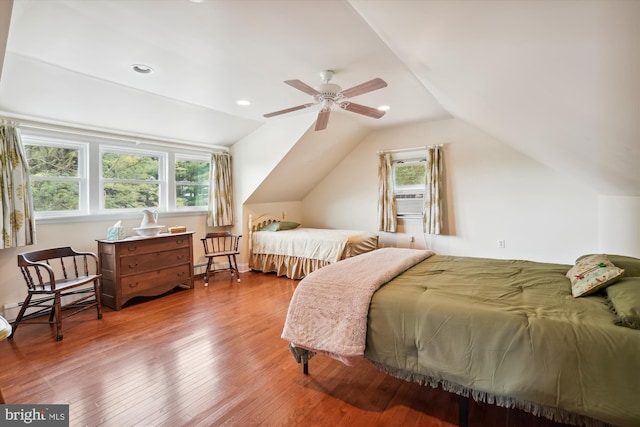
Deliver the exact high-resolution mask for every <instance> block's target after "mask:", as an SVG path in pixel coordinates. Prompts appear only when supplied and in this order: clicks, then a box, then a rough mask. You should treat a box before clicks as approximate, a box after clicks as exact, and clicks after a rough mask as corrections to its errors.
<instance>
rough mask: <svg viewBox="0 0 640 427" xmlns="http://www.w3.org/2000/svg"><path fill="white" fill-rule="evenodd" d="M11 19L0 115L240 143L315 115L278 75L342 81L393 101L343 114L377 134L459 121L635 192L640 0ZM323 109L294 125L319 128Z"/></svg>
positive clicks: (16, 8)
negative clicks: (372, 86) (329, 73)
mask: <svg viewBox="0 0 640 427" xmlns="http://www.w3.org/2000/svg"><path fill="white" fill-rule="evenodd" d="M0 8H1V10H0V12H2V16H3V18H4V17H6V16H8V13H9V11H10V17H11V18H10V22H7V19H0V25H2V27H1V29H0V49H2V41H3V38H6V49H5V50H4V52H3V55H0V57H1V58H2V62H0V66H2V68H1V73H2V74H0V113H2V114H3V115H5V116H13V117H17V118H20V117H23V118H34V119H41V120H43V121H49V122H53V123H55V122H58V123H64V124H71V125H78V126H86V127H92V128H99V129H104V130H112V131H118V132H126V133H129V134H134V135H140V136H141V137H158V138H164V139H177V140H182V141H191V142H194V143H199V144H205V145H216V146H228V145H232V144H233V143H235V142H236V141H238V140H240V139H242V138H243V137H245V136H246V135H248V134H250V133H251V132H253V131H254V130H256V129H257V128H258V127H260V126H261V125H263V124H265V123H267V122H277V121H278V120H282V119H283V117H284V116H279V117H274V118H269V119H266V118H264V117H263V114H265V113H268V112H271V111H276V110H281V109H284V108H288V107H292V106H296V105H301V104H305V103H308V102H311V97H310V96H309V95H307V94H305V93H303V92H301V91H299V90H296V89H295V88H292V87H291V86H288V85H286V84H284V83H283V82H284V80H290V79H299V80H302V81H303V82H305V83H307V84H308V85H310V86H316V85H317V84H319V83H321V81H320V71H322V70H324V69H331V70H334V71H335V76H334V77H333V80H332V83H336V84H338V85H340V86H342V88H343V89H346V88H349V87H352V86H355V85H357V84H359V83H362V82H364V81H368V80H371V79H373V78H375V77H380V78H382V79H384V80H385V81H386V82H387V83H388V87H386V88H383V89H380V90H376V91H373V92H370V93H366V94H363V95H360V96H358V97H357V98H354V101H355V102H357V103H360V104H364V105H368V106H372V107H378V106H379V105H383V104H386V105H389V106H390V107H391V109H390V110H389V111H388V112H387V114H386V115H385V116H384V117H383V118H381V119H378V120H376V119H372V118H369V117H365V116H360V115H358V114H355V113H352V112H346V111H335V110H334V111H333V112H332V116H334V115H336V114H340V118H341V120H351V121H353V122H354V123H355V124H357V125H358V126H361V127H363V129H365V130H369V129H371V130H373V129H375V128H377V127H385V126H398V125H402V124H405V123H412V122H416V121H428V120H439V119H442V118H448V117H458V118H461V119H463V120H465V121H467V122H469V123H471V124H473V125H475V126H477V127H479V128H480V129H482V130H484V131H485V132H487V133H489V134H491V135H493V136H494V137H495V138H497V139H499V140H500V141H502V142H504V143H506V144H509V145H511V146H513V147H514V148H516V149H518V150H520V151H522V152H524V153H525V154H527V155H529V156H531V157H533V158H535V159H537V160H538V161H540V162H541V163H543V164H546V165H548V166H550V167H552V168H554V169H557V170H562V171H565V172H566V173H568V174H570V175H572V176H574V177H575V178H576V179H579V180H582V181H584V182H586V183H587V184H588V185H593V186H594V188H596V189H597V191H598V192H600V193H601V194H608V195H631V196H640V168H638V166H637V165H638V164H639V163H640V77H639V76H640V2H639V1H635V0H591V1H583V0H566V1H555V0H539V1H526V0H522V1H520V0H514V1H503V0H476V1H471V0H469V1H465V0H457V1H456V0H454V1H450V0H442V1H441V0H422V1H420V0H378V1H372V0H350V1H346V0H305V1H292V0H242V1H236V0H198V1H195V0H162V1H150V0H127V1H112V0H92V1H84V0H48V1H40V0H14V1H11V0H0ZM11 9H12V10H11ZM7 24H9V25H8V27H7ZM0 53H2V52H0ZM132 64H146V65H148V66H150V67H152V68H153V70H154V72H153V73H150V74H139V73H135V72H134V71H133V70H132V69H131V65H132ZM239 99H246V100H249V101H250V102H251V105H249V106H240V105H237V104H236V101H237V100H239ZM318 109H319V106H317V105H316V106H314V107H311V108H307V109H303V110H300V111H297V112H293V113H290V114H291V115H308V117H309V123H310V125H311V124H312V123H313V120H314V119H315V116H316V114H317V112H318ZM343 116H344V118H343ZM330 129H331V120H330V122H329V129H327V131H330ZM323 132H325V131H323ZM358 134H361V133H358ZM326 135H330V132H327V134H326Z"/></svg>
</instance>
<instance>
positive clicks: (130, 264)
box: [98, 232, 193, 310]
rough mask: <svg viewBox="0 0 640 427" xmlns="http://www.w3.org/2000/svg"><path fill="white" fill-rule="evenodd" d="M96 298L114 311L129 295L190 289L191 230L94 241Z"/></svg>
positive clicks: (191, 264) (157, 293)
mask: <svg viewBox="0 0 640 427" xmlns="http://www.w3.org/2000/svg"><path fill="white" fill-rule="evenodd" d="M98 256H99V257H100V270H101V272H102V280H101V288H102V289H101V293H100V300H101V301H102V304H103V305H105V306H107V307H110V308H112V309H114V310H120V309H121V308H122V305H123V304H124V303H126V302H127V301H128V300H130V299H131V298H133V297H139V296H156V295H161V294H163V293H165V292H168V291H170V290H171V289H173V288H175V287H176V286H181V287H185V288H193V232H186V233H176V234H161V235H158V236H154V237H140V238H137V237H129V238H127V239H123V240H115V241H109V240H98Z"/></svg>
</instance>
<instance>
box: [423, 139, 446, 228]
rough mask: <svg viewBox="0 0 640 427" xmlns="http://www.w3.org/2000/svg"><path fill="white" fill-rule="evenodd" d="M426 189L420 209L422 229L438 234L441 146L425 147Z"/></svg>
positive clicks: (440, 199) (440, 209)
mask: <svg viewBox="0 0 640 427" xmlns="http://www.w3.org/2000/svg"><path fill="white" fill-rule="evenodd" d="M425 174H426V176H425V183H426V191H425V197H424V209H423V211H422V231H423V232H425V233H429V234H440V229H441V228H442V192H441V191H442V148H440V147H427V165H426V166H425Z"/></svg>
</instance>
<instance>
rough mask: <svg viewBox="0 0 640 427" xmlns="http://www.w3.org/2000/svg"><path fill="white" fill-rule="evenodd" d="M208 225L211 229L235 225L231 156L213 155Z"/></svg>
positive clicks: (224, 154) (223, 154)
mask: <svg viewBox="0 0 640 427" xmlns="http://www.w3.org/2000/svg"><path fill="white" fill-rule="evenodd" d="M207 225H209V226H210V227H221V226H224V225H233V190H232V181H231V156H230V155H229V154H227V153H213V154H212V155H211V174H210V175H209V213H208V214H207Z"/></svg>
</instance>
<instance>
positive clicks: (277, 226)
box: [259, 222, 280, 231]
mask: <svg viewBox="0 0 640 427" xmlns="http://www.w3.org/2000/svg"><path fill="white" fill-rule="evenodd" d="M279 229H280V223H279V222H271V223H269V224H267V225H265V226H264V227H262V228H261V229H260V230H259V231H278V230H279Z"/></svg>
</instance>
